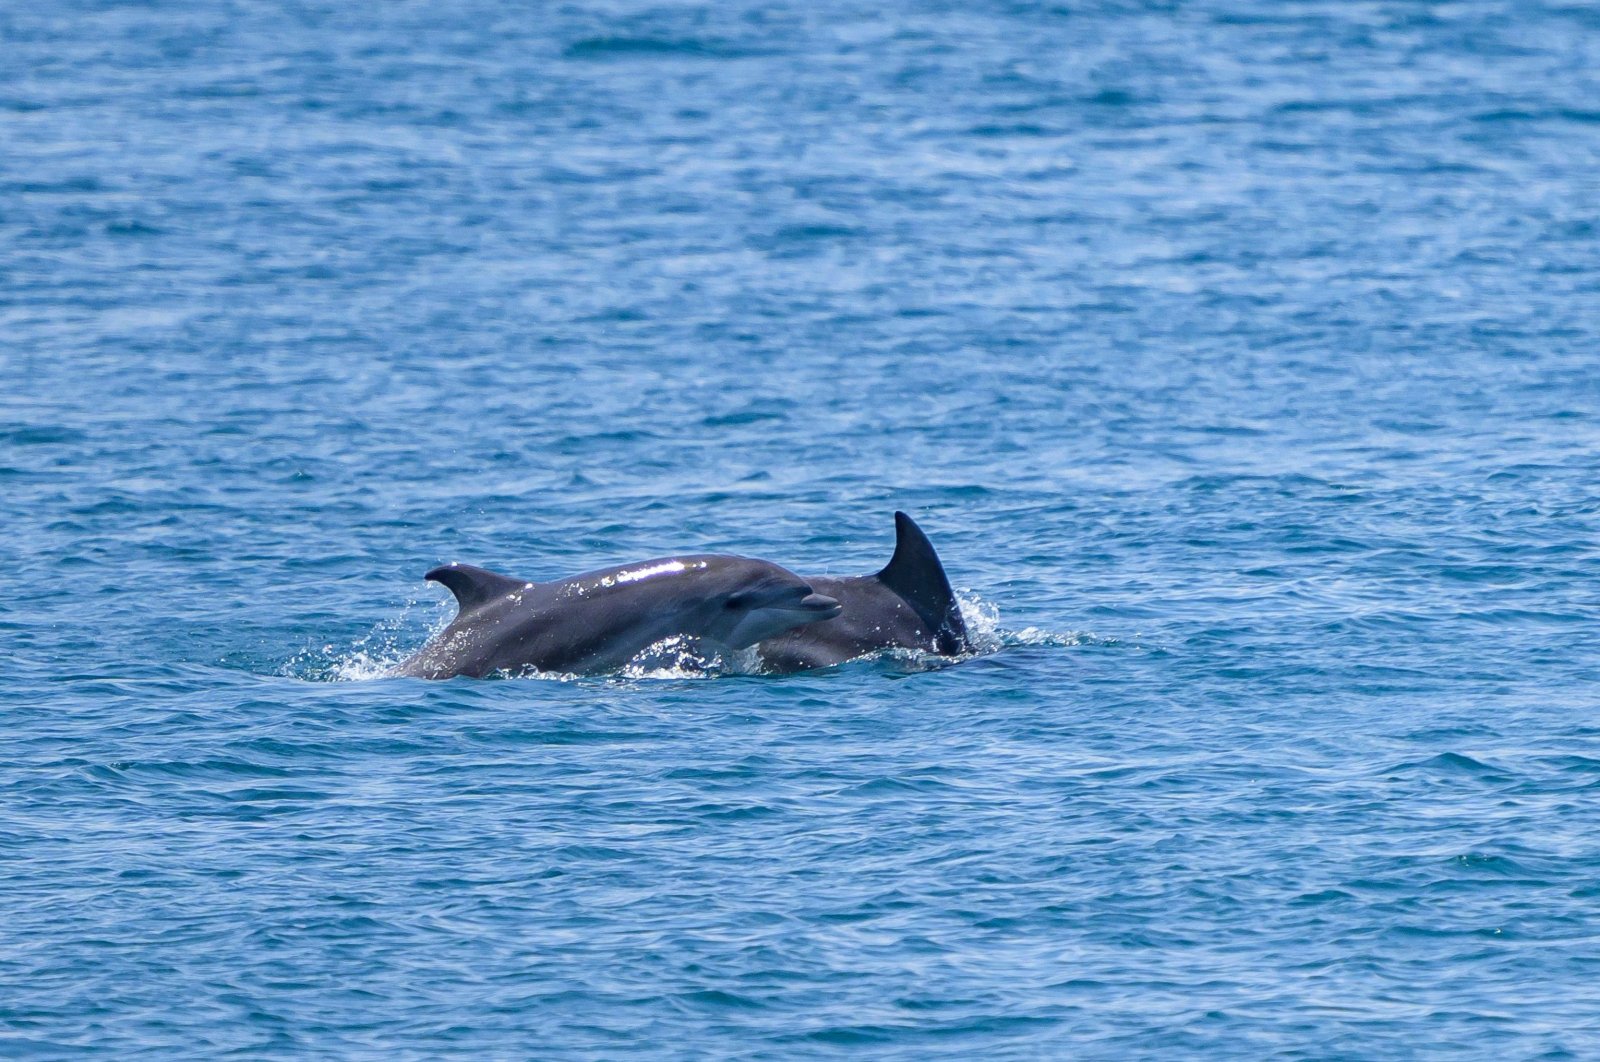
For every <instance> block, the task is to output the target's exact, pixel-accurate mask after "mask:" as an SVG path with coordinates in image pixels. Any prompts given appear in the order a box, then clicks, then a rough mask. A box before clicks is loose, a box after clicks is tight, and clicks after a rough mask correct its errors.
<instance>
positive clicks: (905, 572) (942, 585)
mask: <svg viewBox="0 0 1600 1062" xmlns="http://www.w3.org/2000/svg"><path fill="white" fill-rule="evenodd" d="M875 578H876V579H877V580H878V582H880V583H882V584H883V585H884V586H885V587H887V588H888V589H889V590H891V591H893V592H894V593H895V594H898V595H899V596H900V597H901V598H903V599H904V600H905V601H906V603H907V604H909V605H910V606H911V607H912V608H913V609H914V610H916V613H917V615H918V617H919V618H921V620H922V621H923V622H924V623H926V624H927V625H928V629H929V630H931V631H934V632H936V633H935V637H936V639H937V642H938V650H939V652H941V653H943V654H945V655H947V656H953V655H955V654H957V653H961V652H964V651H965V650H966V649H967V648H968V647H969V643H968V641H967V625H966V623H965V622H963V620H962V619H961V606H960V605H959V604H958V603H957V601H956V595H955V591H953V590H951V589H950V579H949V577H948V576H946V575H945V573H944V565H943V564H941V563H940V562H939V554H937V553H935V552H934V550H933V543H932V542H929V541H928V536H927V535H925V534H923V532H922V528H920V527H918V526H917V522H916V521H915V520H913V519H911V517H909V516H907V515H906V514H905V513H902V512H896V513H895V514H894V556H892V557H890V558H889V563H888V564H886V565H884V566H883V570H882V571H880V572H879V573H878V574H877V576H876V577H875Z"/></svg>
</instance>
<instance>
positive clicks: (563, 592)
mask: <svg viewBox="0 0 1600 1062" xmlns="http://www.w3.org/2000/svg"><path fill="white" fill-rule="evenodd" d="M427 578H429V579H431V580H433V581H434V582H436V583H443V584H444V586H445V587H446V588H447V589H449V591H450V592H451V593H452V594H454V595H455V598H456V603H457V606H458V608H459V611H458V612H457V614H456V618H455V619H454V620H453V621H451V623H450V626H448V627H446V628H445V629H444V630H443V631H441V632H440V633H439V634H438V635H437V636H436V637H434V638H433V639H431V640H430V641H429V642H428V644H426V645H424V646H423V647H422V649H421V650H420V651H419V652H418V653H417V654H416V655H415V656H413V657H412V658H411V659H409V660H407V661H405V662H404V663H402V664H401V665H400V666H399V667H397V668H396V669H395V671H394V672H393V673H394V674H397V675H414V676H417V677H420V678H430V679H442V678H450V677H452V676H455V675H470V676H472V677H473V678H481V677H482V676H484V675H487V674H490V673H491V672H496V671H499V672H511V673H516V672H524V671H528V670H537V671H546V672H557V673H566V674H595V673H597V672H602V671H610V670H613V669H615V668H619V667H622V666H623V665H624V664H626V663H628V662H629V661H630V660H632V659H633V658H634V657H636V656H637V655H638V654H639V653H640V652H642V651H643V650H645V649H648V648H649V647H650V646H652V645H655V644H657V643H659V642H662V641H665V640H666V639H669V638H674V637H681V638H684V639H687V640H688V641H689V642H691V643H692V644H693V645H695V646H697V647H700V648H702V649H703V650H704V651H706V652H707V653H720V652H722V651H723V650H734V651H737V650H740V649H747V648H749V647H750V646H752V645H755V644H756V643H757V642H759V641H761V640H762V639H763V638H772V637H774V636H776V635H779V634H782V633H783V632H784V631H787V630H789V629H790V628H792V627H796V626H799V625H800V624H805V623H815V622H817V621H818V620H826V619H831V618H832V617H834V616H837V615H838V614H839V603H838V602H837V601H835V600H834V599H833V598H831V597H825V596H823V595H822V594H819V593H816V592H814V591H813V590H812V588H811V586H810V585H808V584H807V583H806V581H805V580H804V579H801V578H800V577H799V576H797V575H795V574H794V573H793V572H791V571H788V570H786V569H784V568H780V567H778V566H777V565H776V564H769V563H767V562H766V561H760V560H752V559H750V558H748V557H734V556H727V555H722V554H710V553H708V554H697V555H694V556H684V557H663V558H660V559H658V560H648V561H641V562H640V563H637V564H624V565H620V566H618V567H615V568H602V569H600V570H599V571H593V572H587V573H585V574H583V575H575V576H573V577H572V578H570V579H562V580H561V581H559V582H553V583H531V582H527V581H526V580H523V579H513V578H511V577H509V576H505V575H497V574H495V573H494V572H491V571H485V570H484V569H482V568H474V567H472V566H471V565H468V564H447V565H445V566H444V567H442V568H435V569H433V571H431V572H429V573H428V575H427Z"/></svg>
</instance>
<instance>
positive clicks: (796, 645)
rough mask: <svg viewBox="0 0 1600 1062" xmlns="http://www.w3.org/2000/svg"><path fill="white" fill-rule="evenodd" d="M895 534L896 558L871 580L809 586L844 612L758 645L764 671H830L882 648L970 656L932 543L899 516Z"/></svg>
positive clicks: (823, 580) (906, 518)
mask: <svg viewBox="0 0 1600 1062" xmlns="http://www.w3.org/2000/svg"><path fill="white" fill-rule="evenodd" d="M894 531H895V544H894V556H893V557H891V558H889V563H888V564H886V565H884V568H883V570H882V571H880V572H878V573H877V574H876V575H859V576H852V577H849V578H843V579H827V578H815V579H808V580H807V582H809V583H810V584H811V586H812V587H813V589H815V590H816V592H817V593H819V594H827V595H828V596H829V597H831V598H837V599H838V601H839V604H840V605H841V606H842V613H841V615H840V616H839V617H838V618H837V619H832V620H829V621H828V622H827V623H815V624H811V625H810V626H805V627H794V628H793V629H791V630H788V631H785V632H784V633H781V634H778V635H774V636H772V637H770V638H767V639H765V640H763V641H762V642H761V644H760V645H758V646H756V653H757V654H758V655H759V657H760V659H761V665H762V669H763V670H764V671H774V672H786V671H804V670H806V669H808V668H817V667H829V666H830V665H833V664H840V663H843V662H844V661H846V660H854V659H855V658H856V657H859V656H865V655H867V654H868V653H874V652H879V651H881V650H884V649H918V650H921V651H923V652H926V653H937V654H939V655H940V656H960V655H962V654H963V653H968V652H971V651H972V643H971V641H970V639H969V638H968V637H967V625H966V624H965V623H964V622H963V621H962V619H961V607H960V605H959V604H957V602H956V595H955V593H954V592H953V591H952V590H951V589H950V580H949V578H947V577H946V576H945V574H944V565H942V564H940V563H939V555H938V554H937V553H935V552H934V551H933V543H931V542H929V541H928V536H927V535H925V534H923V533H922V528H920V527H918V526H917V524H916V521H914V520H912V519H911V517H909V516H907V515H906V514H905V513H900V512H897V513H895V514H894Z"/></svg>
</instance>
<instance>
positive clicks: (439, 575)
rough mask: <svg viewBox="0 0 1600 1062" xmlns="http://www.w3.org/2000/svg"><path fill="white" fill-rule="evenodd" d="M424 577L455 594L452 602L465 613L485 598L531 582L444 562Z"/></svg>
mask: <svg viewBox="0 0 1600 1062" xmlns="http://www.w3.org/2000/svg"><path fill="white" fill-rule="evenodd" d="M425 578H428V579H431V580H433V581H434V582H436V583H440V584H442V585H443V586H444V588H445V589H446V590H449V591H450V592H451V593H452V594H454V595H456V605H457V607H458V608H460V610H461V611H462V612H469V611H471V610H472V609H475V608H477V607H478V606H479V605H482V604H483V603H485V602H487V601H493V600H494V599H495V598H497V597H504V596H506V595H507V594H509V593H511V591H513V590H521V589H523V588H524V587H526V586H529V585H531V584H530V583H529V582H528V581H527V580H526V579H513V578H511V576H509V575H500V574H499V573H497V572H491V571H489V570H488V569H486V568H474V567H473V566H472V565H470V564H446V565H444V566H443V567H440V568H435V569H434V570H433V571H431V572H429V573H428V574H427V575H426V576H425Z"/></svg>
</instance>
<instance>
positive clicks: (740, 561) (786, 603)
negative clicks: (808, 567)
mask: <svg viewBox="0 0 1600 1062" xmlns="http://www.w3.org/2000/svg"><path fill="white" fill-rule="evenodd" d="M719 560H720V561H722V563H720V564H719V565H717V571H716V573H715V581H716V583H717V584H718V587H717V591H718V592H716V593H714V594H711V595H709V600H708V608H709V611H710V612H711V613H712V614H711V615H710V616H709V617H708V619H707V623H706V636H707V637H709V638H712V639H714V640H716V641H718V642H721V643H722V644H723V645H726V646H727V647H728V648H730V649H748V648H749V647H750V646H752V645H754V644H756V643H757V642H759V641H761V640H762V639H763V638H771V637H774V636H775V635H779V634H782V633H783V632H784V631H787V630H789V629H791V628H794V627H799V626H801V625H802V624H806V623H816V622H818V621H819V620H829V619H832V618H833V617H835V616H837V615H838V614H839V613H840V611H841V610H842V608H843V606H841V605H840V604H839V602H837V601H835V600H834V599H833V598H831V597H824V596H823V595H822V594H819V593H816V592H815V591H814V590H812V589H811V584H810V583H808V582H806V581H805V580H804V579H802V578H800V577H799V576H798V575H796V574H794V572H791V571H789V570H788V569H787V568H780V567H779V566H778V565H776V564H770V563H768V562H767V561H759V560H752V559H750V558H748V557H723V558H719Z"/></svg>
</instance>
